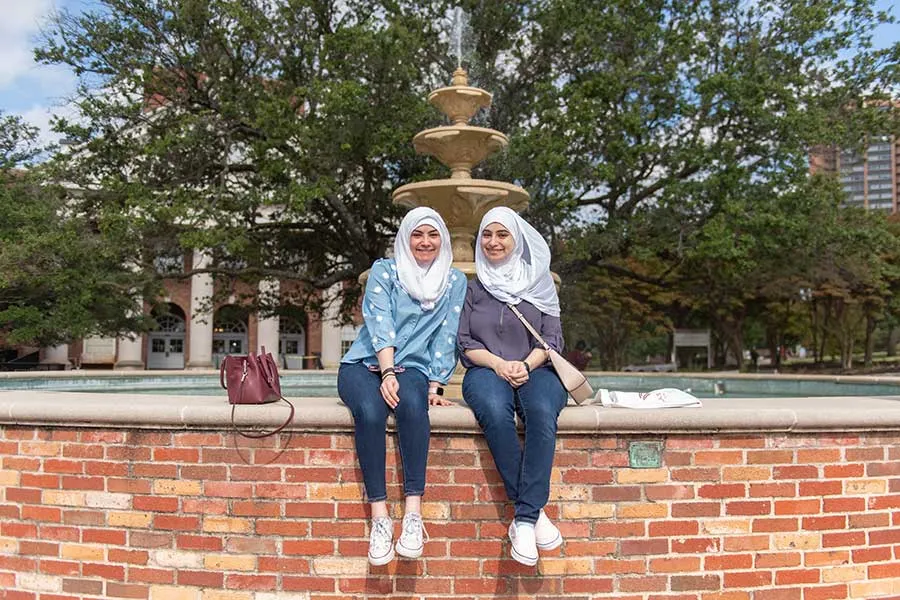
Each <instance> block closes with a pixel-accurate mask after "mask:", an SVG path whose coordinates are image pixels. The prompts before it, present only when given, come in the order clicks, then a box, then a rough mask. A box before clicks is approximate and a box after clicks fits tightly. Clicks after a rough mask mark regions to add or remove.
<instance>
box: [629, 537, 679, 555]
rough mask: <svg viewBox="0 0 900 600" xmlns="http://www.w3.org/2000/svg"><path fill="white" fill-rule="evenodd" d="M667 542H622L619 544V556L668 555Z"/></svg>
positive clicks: (661, 540) (663, 540)
mask: <svg viewBox="0 0 900 600" xmlns="http://www.w3.org/2000/svg"><path fill="white" fill-rule="evenodd" d="M668 552H669V540H665V539H652V540H622V541H621V542H619V554H620V555H621V556H635V555H645V554H668Z"/></svg>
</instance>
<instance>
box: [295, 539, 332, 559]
mask: <svg viewBox="0 0 900 600" xmlns="http://www.w3.org/2000/svg"><path fill="white" fill-rule="evenodd" d="M282 545H283V548H284V553H285V554H299V555H301V556H316V555H331V554H334V541H333V540H284V542H283V543H282Z"/></svg>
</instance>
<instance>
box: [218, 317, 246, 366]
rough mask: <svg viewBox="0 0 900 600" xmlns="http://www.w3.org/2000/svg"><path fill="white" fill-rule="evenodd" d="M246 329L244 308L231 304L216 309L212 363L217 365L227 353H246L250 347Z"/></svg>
mask: <svg viewBox="0 0 900 600" xmlns="http://www.w3.org/2000/svg"><path fill="white" fill-rule="evenodd" d="M247 331H248V328H247V311H246V310H244V309H242V308H240V307H238V306H235V305H233V304H228V305H225V306H223V307H222V308H220V309H219V310H217V311H216V314H215V317H214V318H213V347H212V350H213V351H212V354H213V364H214V365H216V366H217V367H218V366H219V365H220V364H221V362H222V359H223V358H225V357H226V356H228V355H229V354H247V352H248V351H249V349H250V338H249V337H248V335H247Z"/></svg>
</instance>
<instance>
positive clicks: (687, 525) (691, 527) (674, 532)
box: [648, 520, 700, 537]
mask: <svg viewBox="0 0 900 600" xmlns="http://www.w3.org/2000/svg"><path fill="white" fill-rule="evenodd" d="M699 532H700V525H699V523H697V521H671V520H670V521H653V522H651V523H649V524H648V533H649V535H650V537H659V536H665V537H674V536H682V535H697V534H698V533H699Z"/></svg>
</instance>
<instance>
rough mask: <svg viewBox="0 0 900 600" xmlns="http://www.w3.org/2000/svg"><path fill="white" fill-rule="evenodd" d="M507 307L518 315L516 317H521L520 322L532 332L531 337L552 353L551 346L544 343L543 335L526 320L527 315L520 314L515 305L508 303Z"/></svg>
mask: <svg viewBox="0 0 900 600" xmlns="http://www.w3.org/2000/svg"><path fill="white" fill-rule="evenodd" d="M507 306H508V307H509V309H510V310H511V311H513V312H514V313H516V316H517V317H519V320H520V321H522V325H524V326H525V329H527V330H528V331H530V332H531V335H533V336H534V339H536V340H537V341H538V343H539V344H540V345H541V346H543V347H544V350H546V351H547V352H550V350H551V348H550V344H548V343H547V342H545V341H544V338H542V337H541V334H539V333H538V332H537V330H536V329H535V328H534V327H533V326H532V325H531V323H529V322H528V319H526V318H525V315H523V314H522V313H520V312H519V309H518V308H516V307H515V305H513V304H509V303H507Z"/></svg>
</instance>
